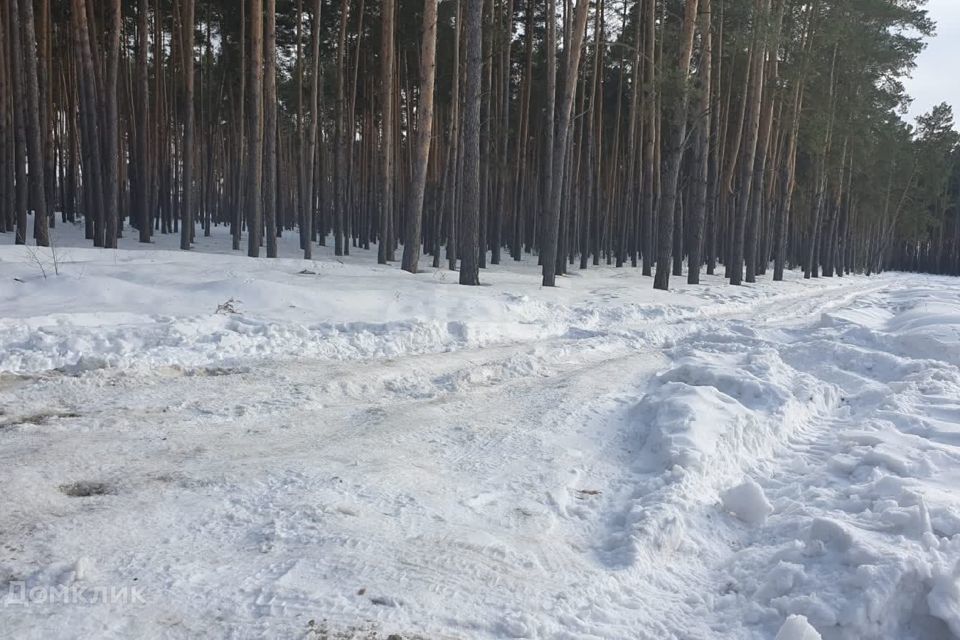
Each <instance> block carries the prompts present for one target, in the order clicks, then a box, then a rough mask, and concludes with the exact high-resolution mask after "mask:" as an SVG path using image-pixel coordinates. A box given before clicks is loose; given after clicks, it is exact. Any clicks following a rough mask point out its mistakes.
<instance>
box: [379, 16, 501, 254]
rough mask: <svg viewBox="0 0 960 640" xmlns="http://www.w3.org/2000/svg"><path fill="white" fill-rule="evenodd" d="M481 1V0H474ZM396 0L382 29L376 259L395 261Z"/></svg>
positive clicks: (383, 17)
mask: <svg viewBox="0 0 960 640" xmlns="http://www.w3.org/2000/svg"><path fill="white" fill-rule="evenodd" d="M473 1H477V2H480V1H482V0H473ZM395 19H396V0H383V15H382V16H381V18H380V20H381V32H380V46H381V49H380V74H381V75H380V96H381V101H380V108H381V123H380V130H381V132H382V133H381V135H382V141H381V144H380V237H379V242H378V244H377V262H379V263H380V264H387V263H388V262H391V261H393V230H392V223H393V178H394V176H393V166H394V149H393V125H394V114H393V108H394V101H395V96H394V93H393V88H394V73H395V69H394V66H395V60H394V58H395V51H394V35H395V33H394V32H395Z"/></svg>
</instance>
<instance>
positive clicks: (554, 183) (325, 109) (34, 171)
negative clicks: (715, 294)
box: [0, 0, 960, 289]
mask: <svg viewBox="0 0 960 640" xmlns="http://www.w3.org/2000/svg"><path fill="white" fill-rule="evenodd" d="M923 5H924V0H579V1H577V2H574V0H560V2H558V1H557V0H545V1H544V2H532V1H531V0H464V1H463V2H457V1H453V0H445V1H442V2H438V0H423V2H421V1H420V0H381V1H379V2H374V1H373V0H369V1H368V0H6V1H5V2H4V3H2V5H0V26H2V28H0V38H2V41H0V232H3V233H6V234H13V236H14V238H15V242H16V243H18V244H25V243H28V242H35V243H36V244H37V245H41V246H43V245H48V244H49V243H50V228H51V227H54V226H55V225H56V224H65V223H76V224H82V225H83V226H84V231H85V235H86V238H87V240H89V241H90V242H92V244H93V245H94V246H97V247H108V248H109V247H115V246H116V242H117V238H118V237H121V236H123V235H132V236H136V237H137V238H138V239H139V241H140V242H144V243H149V242H151V239H152V238H153V237H154V236H155V235H156V234H179V238H180V247H181V248H182V249H185V250H186V249H190V248H191V246H192V243H193V240H194V238H195V237H196V236H197V234H204V235H209V234H210V233H211V228H212V227H215V226H221V225H223V226H227V227H229V229H230V233H231V234H232V240H233V249H234V250H237V251H243V250H245V251H246V252H247V254H248V255H250V256H254V257H255V256H259V255H260V254H261V252H264V253H265V255H266V256H267V257H275V256H276V255H277V248H276V245H277V243H276V239H277V238H278V237H279V236H281V235H282V234H284V233H289V234H299V242H300V247H301V249H302V251H303V256H304V257H305V258H310V257H311V251H312V248H313V247H314V246H315V245H317V244H319V245H324V244H327V243H332V244H333V245H334V251H335V253H336V255H344V254H349V253H350V252H351V251H358V250H360V249H363V250H369V249H371V247H372V246H373V247H374V248H375V250H376V251H377V258H378V261H379V262H380V263H383V264H388V263H392V262H399V264H400V266H401V267H402V268H403V269H405V270H407V271H411V272H416V270H417V269H418V264H419V263H420V258H421V255H429V256H431V257H432V264H433V267H437V268H438V267H441V265H443V266H445V267H448V268H449V269H451V270H456V269H458V270H459V280H460V282H461V284H468V285H472V284H478V283H479V279H480V278H479V274H480V269H484V268H489V267H491V266H492V265H497V264H499V263H501V262H502V261H505V260H520V259H521V258H522V256H523V255H524V254H532V255H536V256H537V259H538V260H539V264H540V265H541V268H542V276H543V284H544V285H545V286H552V285H554V283H555V280H556V277H557V276H559V275H563V274H565V273H566V272H567V271H568V270H569V269H574V268H578V269H587V268H589V267H590V266H591V265H598V264H601V263H605V264H615V265H616V266H618V267H620V266H627V265H628V263H629V266H631V267H637V268H639V269H642V274H643V275H645V276H653V285H654V287H655V288H658V289H667V288H669V284H670V278H671V276H673V277H682V276H683V274H684V273H686V277H687V280H688V282H689V283H691V284H696V283H697V281H698V279H699V277H700V273H701V268H702V267H703V266H705V267H706V272H707V273H709V274H713V273H715V272H719V270H722V273H723V274H724V275H725V276H726V277H727V278H728V279H729V281H730V283H732V284H740V283H742V282H754V281H755V280H756V278H757V276H759V275H763V274H765V273H766V272H767V271H768V270H772V277H773V279H774V280H780V279H782V278H783V271H784V269H795V268H796V269H802V270H803V272H804V276H805V277H807V278H809V277H819V276H827V277H829V276H833V275H837V276H842V275H844V274H845V273H852V272H858V273H866V274H870V273H871V272H877V271H880V270H887V269H897V270H909V271H922V272H931V273H941V274H954V275H957V274H960V209H958V208H957V200H958V193H960V163H958V162H957V160H958V157H960V156H958V154H960V151H958V141H960V137H958V134H957V132H956V130H955V128H954V122H953V113H952V110H951V107H950V106H949V105H947V104H942V105H940V106H937V107H935V108H934V109H932V110H931V111H930V112H929V113H927V114H926V115H924V116H922V117H920V118H918V119H917V122H916V124H915V125H912V124H909V123H908V122H906V119H905V118H906V116H905V114H906V112H907V111H906V107H907V105H908V104H909V100H910V98H909V96H907V95H906V93H905V90H904V87H903V84H902V79H903V77H904V75H905V74H907V73H909V71H910V69H911V68H912V66H913V65H914V63H915V59H916V57H917V55H918V54H919V52H920V51H921V50H922V48H923V46H924V45H923V41H924V38H925V37H927V36H929V35H931V34H932V33H933V31H934V25H933V24H932V23H931V21H930V20H929V18H928V17H927V14H926V11H925V10H924V8H923ZM29 212H35V213H36V214H37V215H34V216H28V213H29ZM685 265H686V267H687V268H686V269H685V268H684V267H685Z"/></svg>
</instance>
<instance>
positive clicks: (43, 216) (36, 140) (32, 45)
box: [10, 0, 50, 247]
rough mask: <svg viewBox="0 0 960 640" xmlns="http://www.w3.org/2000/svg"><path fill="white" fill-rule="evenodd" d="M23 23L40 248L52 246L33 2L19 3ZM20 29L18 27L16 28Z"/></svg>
mask: <svg viewBox="0 0 960 640" xmlns="http://www.w3.org/2000/svg"><path fill="white" fill-rule="evenodd" d="M10 3H11V4H10V7H11V10H13V9H17V6H18V0H10ZM18 15H19V22H20V28H21V30H22V43H21V49H20V51H22V52H23V61H24V69H23V80H24V85H25V88H26V92H25V93H26V98H27V101H26V111H25V112H24V116H25V122H26V133H27V161H28V164H29V166H30V199H31V201H32V204H33V209H34V215H35V216H36V217H35V219H34V222H35V226H34V231H35V235H36V240H37V245H38V246H42V247H46V246H49V245H50V235H49V227H48V224H47V219H48V216H49V212H48V211H47V194H46V183H45V182H44V177H43V176H44V169H45V167H44V162H43V157H44V156H43V137H42V131H41V130H40V108H41V106H40V85H39V82H38V80H37V73H38V72H37V38H36V31H35V29H34V20H33V2H32V0H19V13H18ZM15 26H16V25H15Z"/></svg>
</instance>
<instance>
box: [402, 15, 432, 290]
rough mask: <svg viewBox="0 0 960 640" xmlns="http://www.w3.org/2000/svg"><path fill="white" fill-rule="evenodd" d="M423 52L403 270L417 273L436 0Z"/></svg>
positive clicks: (429, 131) (425, 18) (425, 26)
mask: <svg viewBox="0 0 960 640" xmlns="http://www.w3.org/2000/svg"><path fill="white" fill-rule="evenodd" d="M421 38H422V40H421V49H420V102H419V103H418V105H417V133H416V151H415V155H414V167H413V183H412V184H411V186H410V201H409V203H408V205H407V228H406V237H405V239H404V243H403V269H404V270H406V271H409V272H410V273H416V272H417V265H418V263H419V262H420V236H421V233H422V231H421V226H422V221H423V196H424V190H425V188H426V182H427V164H428V162H429V160H430V142H431V138H432V137H433V85H434V78H435V75H436V51H437V0H424V4H423V29H422V36H421Z"/></svg>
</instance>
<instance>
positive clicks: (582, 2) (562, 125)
mask: <svg viewBox="0 0 960 640" xmlns="http://www.w3.org/2000/svg"><path fill="white" fill-rule="evenodd" d="M589 13H590V3H589V2H588V0H579V2H577V7H576V10H575V16H574V22H573V31H572V33H571V36H570V41H569V43H568V51H567V53H566V56H565V57H566V69H565V74H564V83H563V94H562V95H561V98H560V105H559V107H560V111H559V113H558V117H557V133H556V141H555V143H554V145H553V147H554V148H553V158H552V162H553V168H552V169H551V174H552V178H551V181H550V184H551V188H552V192H551V193H550V194H549V197H550V207H549V209H548V216H546V217H545V219H544V221H543V223H544V227H545V230H544V234H543V246H542V247H541V248H540V251H541V255H542V258H543V286H545V287H553V286H556V267H557V265H556V262H557V253H558V251H560V247H559V245H558V238H559V233H560V205H561V197H560V196H561V194H562V192H563V167H564V163H565V162H566V155H567V139H568V137H569V132H570V119H571V116H572V111H573V99H574V97H575V96H576V90H577V73H578V72H579V69H580V54H581V52H582V49H583V38H584V34H585V31H586V26H587V17H588V15H589ZM547 91H548V92H549V89H548V90H547ZM545 162H547V163H549V162H551V158H550V157H549V156H548V157H547V158H545Z"/></svg>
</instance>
